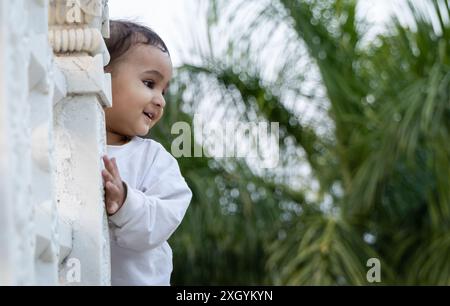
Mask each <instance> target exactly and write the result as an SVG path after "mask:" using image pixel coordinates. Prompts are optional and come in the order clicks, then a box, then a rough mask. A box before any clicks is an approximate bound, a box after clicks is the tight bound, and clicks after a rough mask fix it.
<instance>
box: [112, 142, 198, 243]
mask: <svg viewBox="0 0 450 306" xmlns="http://www.w3.org/2000/svg"><path fill="white" fill-rule="evenodd" d="M153 164H154V165H155V166H153V167H151V169H150V170H149V172H150V171H151V172H152V173H147V174H146V178H147V180H146V178H144V182H143V186H146V188H144V189H143V191H140V190H137V189H134V188H131V187H130V186H129V185H128V184H127V183H126V182H125V184H126V185H127V197H126V199H125V202H124V204H123V205H122V207H121V208H120V209H119V211H118V212H116V213H115V214H114V215H113V216H110V217H109V220H110V221H111V222H112V223H113V227H112V230H113V233H112V234H113V237H114V240H115V241H116V243H117V244H118V245H119V246H121V247H123V248H129V249H132V250H136V251H143V250H149V249H153V248H155V247H157V246H159V245H161V244H162V243H163V242H165V241H167V240H168V239H169V237H170V236H171V235H172V233H173V232H174V231H175V230H176V228H177V227H178V225H179V224H180V223H181V221H182V219H183V217H184V214H185V213H186V210H187V208H188V206H189V203H190V201H191V198H192V192H191V190H190V189H189V187H188V186H187V184H186V181H185V180H184V178H183V176H182V175H181V173H180V169H179V167H178V163H177V161H176V160H175V158H174V157H173V156H172V155H170V154H169V153H168V152H167V151H165V150H164V149H162V150H160V152H159V154H158V156H157V158H156V159H155V161H154V162H153ZM150 176H152V177H153V178H154V177H155V176H156V177H157V178H158V179H157V180H154V179H153V183H152V182H151V181H152V180H150V179H148V178H149V177H150ZM147 185H148V187H147Z"/></svg>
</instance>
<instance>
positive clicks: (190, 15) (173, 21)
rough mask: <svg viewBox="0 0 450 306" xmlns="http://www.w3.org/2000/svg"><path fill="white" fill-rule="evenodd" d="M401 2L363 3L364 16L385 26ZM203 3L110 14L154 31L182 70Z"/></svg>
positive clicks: (118, 1)
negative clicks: (395, 5)
mask: <svg viewBox="0 0 450 306" xmlns="http://www.w3.org/2000/svg"><path fill="white" fill-rule="evenodd" d="M230 1H232V0H230ZM400 1H403V0H360V4H361V7H360V12H361V14H362V16H364V18H365V19H367V20H368V21H370V22H374V23H380V24H381V23H383V22H384V21H385V20H386V19H387V18H388V17H389V13H390V12H392V9H391V7H392V3H395V2H400ZM199 3H200V1H199V0H109V13H110V18H111V19H120V18H126V19H131V20H133V21H140V22H142V23H144V24H146V25H148V26H150V27H151V28H153V30H155V31H156V32H157V33H158V34H159V35H160V36H161V37H162V38H163V40H164V41H165V42H166V44H167V46H168V48H169V50H170V53H171V56H172V60H173V63H174V66H178V65H180V64H181V63H182V62H183V59H185V57H186V55H187V54H188V52H186V48H188V47H192V45H193V39H194V36H195V33H192V31H196V30H195V29H198V30H200V27H202V26H204V21H205V17H204V14H202V13H201V12H199V8H198V4H199ZM364 12H366V13H364Z"/></svg>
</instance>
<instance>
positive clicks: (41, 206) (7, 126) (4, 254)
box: [0, 0, 72, 285]
mask: <svg viewBox="0 0 450 306" xmlns="http://www.w3.org/2000/svg"><path fill="white" fill-rule="evenodd" d="M47 13H48V1H46V0H18V1H17V0H2V1H0V285H35V284H37V285H56V284H58V263H59V258H60V257H61V256H60V255H61V254H63V255H64V254H66V255H67V253H68V252H69V251H70V249H71V243H72V237H71V236H72V234H71V228H70V226H69V225H68V224H66V223H64V222H63V220H60V219H59V218H58V212H57V209H56V205H55V192H54V189H55V181H54V175H53V172H54V158H53V114H52V112H53V100H55V99H56V100H58V99H60V98H61V97H62V96H64V95H65V92H64V88H65V84H64V82H65V80H64V79H63V78H62V77H61V75H59V74H58V73H55V72H54V70H55V69H54V66H53V52H52V50H51V48H50V45H49V42H48V20H47V19H48V18H47ZM58 76H59V77H58Z"/></svg>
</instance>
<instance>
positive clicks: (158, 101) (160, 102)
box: [152, 97, 166, 108]
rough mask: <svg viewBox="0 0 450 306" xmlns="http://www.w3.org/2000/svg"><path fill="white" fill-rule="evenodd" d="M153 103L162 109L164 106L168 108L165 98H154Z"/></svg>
mask: <svg viewBox="0 0 450 306" xmlns="http://www.w3.org/2000/svg"><path fill="white" fill-rule="evenodd" d="M152 102H153V104H154V105H155V106H158V107H161V108H164V106H166V101H165V100H164V98H163V97H155V98H153V100H152Z"/></svg>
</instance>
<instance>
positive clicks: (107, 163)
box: [103, 155, 114, 176]
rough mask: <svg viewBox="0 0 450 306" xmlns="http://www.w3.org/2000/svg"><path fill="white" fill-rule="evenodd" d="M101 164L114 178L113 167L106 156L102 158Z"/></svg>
mask: <svg viewBox="0 0 450 306" xmlns="http://www.w3.org/2000/svg"><path fill="white" fill-rule="evenodd" d="M103 163H104V164H105V168H106V170H108V171H109V173H111V174H112V175H113V176H114V166H113V164H112V162H111V160H110V159H109V158H108V156H106V155H105V156H103Z"/></svg>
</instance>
